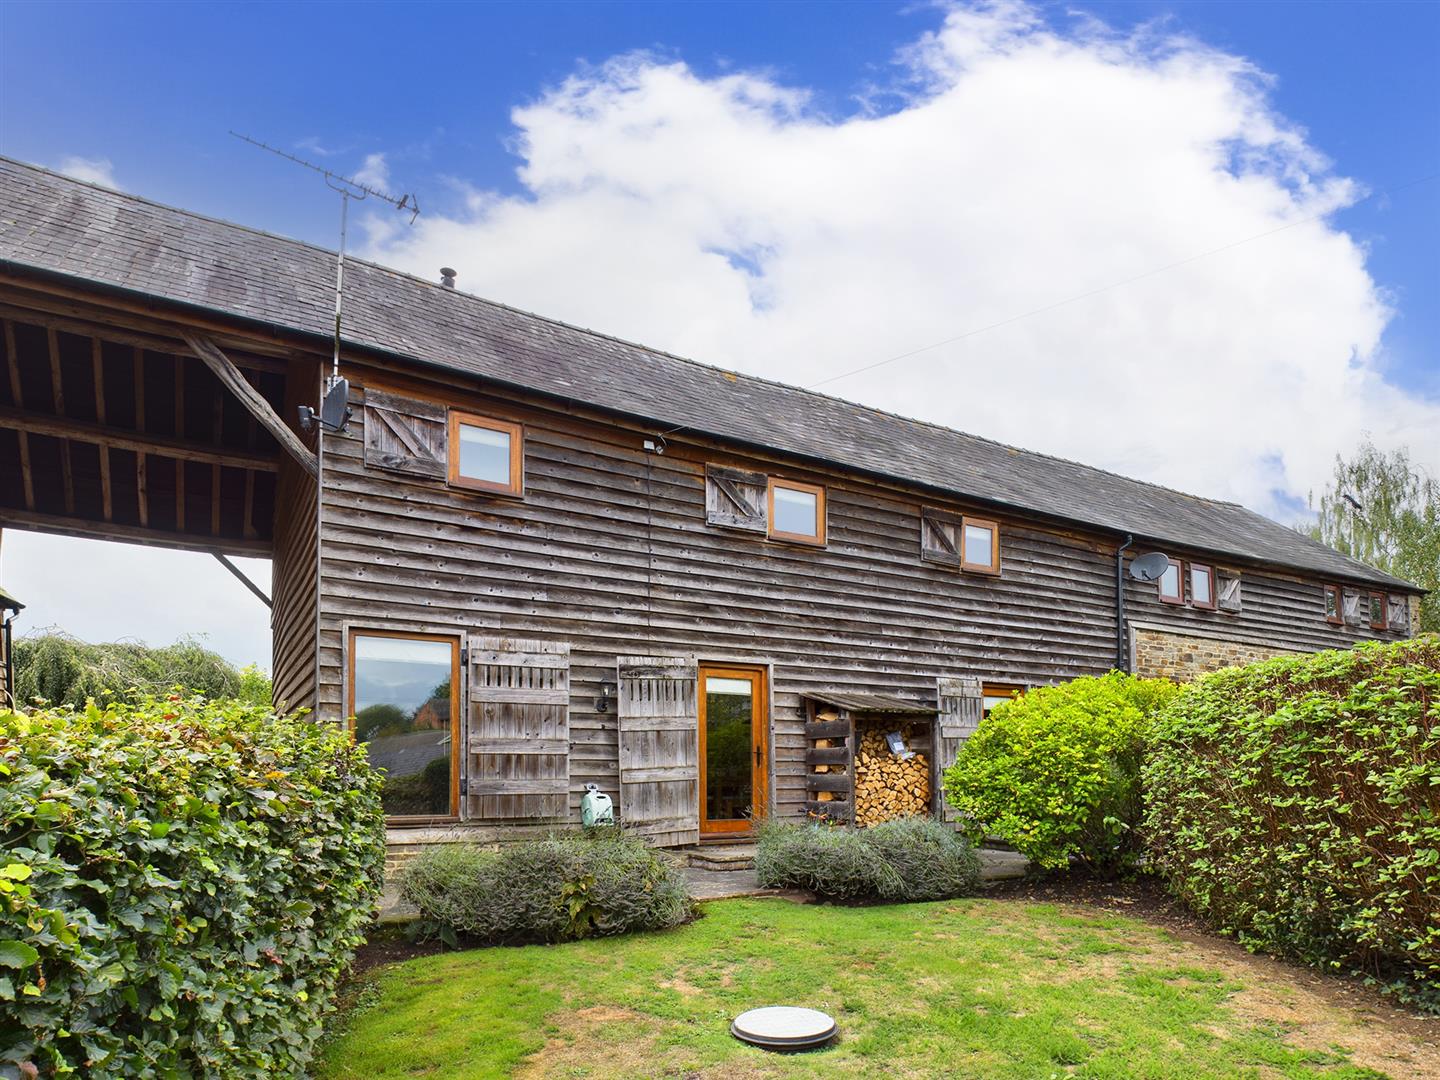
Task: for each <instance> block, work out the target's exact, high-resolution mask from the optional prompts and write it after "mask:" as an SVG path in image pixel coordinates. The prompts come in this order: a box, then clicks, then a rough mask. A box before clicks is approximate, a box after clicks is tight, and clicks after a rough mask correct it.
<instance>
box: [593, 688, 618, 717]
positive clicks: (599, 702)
mask: <svg viewBox="0 0 1440 1080" xmlns="http://www.w3.org/2000/svg"><path fill="white" fill-rule="evenodd" d="M614 698H615V684H614V683H608V682H602V683H601V684H600V696H599V697H597V698H596V699H595V711H596V712H598V713H606V712H609V711H610V702H611V701H612V700H614Z"/></svg>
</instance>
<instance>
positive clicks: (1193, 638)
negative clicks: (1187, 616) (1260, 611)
mask: <svg viewBox="0 0 1440 1080" xmlns="http://www.w3.org/2000/svg"><path fill="white" fill-rule="evenodd" d="M1130 634H1131V638H1130V640H1131V654H1132V663H1131V670H1132V671H1134V672H1135V674H1137V675H1143V676H1145V677H1146V678H1164V679H1175V680H1176V681H1178V682H1189V681H1190V680H1191V679H1195V678H1198V677H1199V676H1201V675H1205V674H1207V673H1209V672H1211V671H1219V670H1220V669H1221V668H1224V667H1236V666H1239V665H1241V664H1252V663H1254V662H1255V661H1257V660H1269V659H1270V658H1272V657H1275V656H1288V655H1292V654H1293V653H1294V652H1295V651H1296V650H1294V649H1277V648H1274V647H1273V646H1269V645H1254V644H1251V643H1250V642H1246V641H1230V640H1227V639H1225V638H1220V637H1210V636H1200V635H1194V634H1177V633H1174V632H1173V631H1168V630H1157V629H1153V628H1151V627H1146V626H1136V625H1133V624H1132V626H1131V629H1130Z"/></svg>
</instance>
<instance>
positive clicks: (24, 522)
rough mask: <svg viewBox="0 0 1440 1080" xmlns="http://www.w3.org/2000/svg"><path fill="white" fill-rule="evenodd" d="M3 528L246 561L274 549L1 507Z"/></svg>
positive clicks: (261, 542) (266, 555)
mask: <svg viewBox="0 0 1440 1080" xmlns="http://www.w3.org/2000/svg"><path fill="white" fill-rule="evenodd" d="M0 529H25V530H27V531H29V532H42V533H54V534H56V535H58V536H79V537H82V538H84V539H86V540H115V541H118V542H119V543H122V544H144V545H146V546H149V547H162V548H174V549H176V550H179V551H203V552H206V553H209V552H215V551H219V552H222V553H223V554H226V555H243V556H245V557H246V558H252V557H253V558H262V559H268V558H270V557H271V555H272V554H273V548H272V547H271V545H270V543H269V541H267V540H239V539H235V538H233V537H223V536H222V537H212V536H187V535H182V534H180V533H173V532H169V531H163V530H160V529H142V528H140V527H139V526H137V525H121V524H119V523H117V522H114V521H85V520H84V519H82V518H67V517H64V516H63V515H60V514H36V513H31V512H30V511H28V510H6V509H3V508H0Z"/></svg>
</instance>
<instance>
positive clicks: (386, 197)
mask: <svg viewBox="0 0 1440 1080" xmlns="http://www.w3.org/2000/svg"><path fill="white" fill-rule="evenodd" d="M230 134H231V135H233V136H234V137H235V138H237V139H239V140H240V141H241V142H247V143H249V144H250V145H251V146H254V147H258V148H259V149H261V150H268V151H269V152H270V153H272V154H274V155H275V156H276V157H282V158H284V159H285V160H286V161H290V162H294V163H295V164H296V165H303V166H304V167H305V168H307V169H309V170H311V171H312V172H317V173H319V174H320V175H321V176H322V177H323V178H324V179H325V186H326V187H328V188H329V189H330V190H331V191H334V192H336V193H338V194H339V196H340V249H339V251H338V253H337V254H336V258H335V341H334V351H333V353H332V355H331V358H330V378H329V379H327V380H326V382H325V397H324V398H323V399H322V400H321V402H320V412H319V413H318V414H317V413H316V412H315V410H314V409H312V408H311V407H310V406H309V405H302V406H300V426H301V428H303V429H304V430H306V431H308V430H310V426H311V425H312V424H315V423H318V424H319V425H320V427H321V429H323V430H325V431H334V432H337V433H338V432H343V431H344V430H345V426H346V423H347V422H348V421H349V419H350V406H349V404H348V403H347V402H348V398H349V396H350V383H349V381H348V380H346V379H342V378H341V377H340V316H341V311H342V308H343V298H344V294H345V235H346V226H347V224H348V222H349V217H350V200H351V199H354V200H355V201H356V202H360V201H362V200H364V199H369V198H375V199H379V200H380V201H381V202H386V203H389V204H390V205H391V206H393V207H394V208H395V209H396V210H399V211H401V212H402V213H403V212H404V211H407V210H408V211H409V212H410V220H409V222H408V224H410V225H414V224H415V219H416V218H417V217H419V216H420V200H419V199H418V198H416V197H415V195H414V194H413V193H412V194H408V195H401V196H400V197H399V198H398V199H397V198H396V197H395V196H394V195H391V194H390V193H388V192H385V191H381V190H380V189H379V188H376V187H373V186H371V185H370V184H365V183H361V182H360V181H359V180H356V179H355V178H354V177H350V176H341V175H340V174H339V173H337V172H334V171H333V170H330V169H327V168H325V167H324V166H322V165H316V164H315V163H314V162H312V161H306V160H305V159H304V158H299V157H296V156H295V155H294V154H291V153H287V152H286V151H284V150H281V149H280V148H279V147H275V146H271V145H270V144H269V143H265V142H261V141H260V140H259V139H252V138H251V137H250V136H249V135H242V134H241V133H240V132H238V131H232V132H230Z"/></svg>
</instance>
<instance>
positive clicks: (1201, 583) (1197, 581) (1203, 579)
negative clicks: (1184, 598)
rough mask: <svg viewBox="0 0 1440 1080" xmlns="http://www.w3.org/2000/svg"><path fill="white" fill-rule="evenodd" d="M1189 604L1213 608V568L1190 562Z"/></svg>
mask: <svg viewBox="0 0 1440 1080" xmlns="http://www.w3.org/2000/svg"><path fill="white" fill-rule="evenodd" d="M1190 604H1191V606H1192V607H1197V608H1207V609H1209V610H1211V611H1213V610H1215V568H1214V567H1213V566H1205V565H1204V564H1203V563H1191V564H1190Z"/></svg>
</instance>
